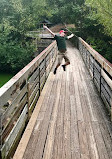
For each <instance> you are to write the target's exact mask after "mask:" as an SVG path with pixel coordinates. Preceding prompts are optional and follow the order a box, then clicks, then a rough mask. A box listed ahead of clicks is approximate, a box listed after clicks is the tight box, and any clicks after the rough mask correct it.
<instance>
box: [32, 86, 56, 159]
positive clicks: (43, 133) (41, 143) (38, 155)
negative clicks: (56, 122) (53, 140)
mask: <svg viewBox="0 0 112 159" xmlns="http://www.w3.org/2000/svg"><path fill="white" fill-rule="evenodd" d="M52 90H56V87H53V88H52ZM54 101H55V96H54V94H52V92H51V96H50V98H49V101H48V104H47V110H46V114H47V115H45V117H44V120H43V122H42V125H41V130H40V131H41V133H40V135H39V137H38V142H37V143H36V146H35V152H34V154H33V158H34V159H36V158H42V156H43V152H44V146H45V144H46V139H47V135H48V128H49V124H50V118H51V115H52V110H53V106H54ZM37 149H38V151H37Z"/></svg>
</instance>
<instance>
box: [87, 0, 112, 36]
mask: <svg viewBox="0 0 112 159" xmlns="http://www.w3.org/2000/svg"><path fill="white" fill-rule="evenodd" d="M86 5H87V6H89V7H90V9H91V11H92V14H93V16H95V17H96V19H98V21H99V23H101V24H103V25H104V27H105V32H106V33H107V34H108V35H110V36H112V0H86Z"/></svg>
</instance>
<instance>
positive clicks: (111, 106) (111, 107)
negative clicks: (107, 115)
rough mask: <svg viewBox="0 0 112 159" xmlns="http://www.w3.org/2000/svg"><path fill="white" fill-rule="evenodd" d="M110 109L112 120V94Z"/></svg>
mask: <svg viewBox="0 0 112 159" xmlns="http://www.w3.org/2000/svg"><path fill="white" fill-rule="evenodd" d="M110 109H111V110H110V111H111V121H112V95H111V99H110Z"/></svg>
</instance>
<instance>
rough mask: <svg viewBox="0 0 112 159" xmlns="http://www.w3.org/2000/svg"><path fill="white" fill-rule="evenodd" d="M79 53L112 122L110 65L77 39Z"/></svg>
mask: <svg viewBox="0 0 112 159" xmlns="http://www.w3.org/2000/svg"><path fill="white" fill-rule="evenodd" d="M79 51H80V52H81V55H82V57H83V59H84V61H85V64H86V66H87V68H88V70H89V72H90V74H91V76H92V78H93V81H94V83H95V85H96V87H97V89H98V91H99V93H100V96H101V98H102V99H103V101H104V103H105V105H106V106H107V108H108V110H109V112H110V114H111V120H112V64H111V63H109V62H108V61H107V60H106V59H105V58H104V57H102V56H101V55H100V54H99V53H98V52H97V51H95V50H94V49H93V48H92V47H91V46H90V45H88V44H87V43H86V42H85V41H84V40H83V39H81V38H79Z"/></svg>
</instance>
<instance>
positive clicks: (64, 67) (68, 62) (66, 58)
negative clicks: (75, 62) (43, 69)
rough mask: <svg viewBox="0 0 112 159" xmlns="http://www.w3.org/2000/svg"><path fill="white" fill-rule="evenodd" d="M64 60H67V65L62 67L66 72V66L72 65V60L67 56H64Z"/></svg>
mask: <svg viewBox="0 0 112 159" xmlns="http://www.w3.org/2000/svg"><path fill="white" fill-rule="evenodd" d="M64 59H65V64H64V65H62V67H63V70H64V71H66V66H67V65H69V64H70V60H69V58H68V56H67V55H64Z"/></svg>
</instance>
